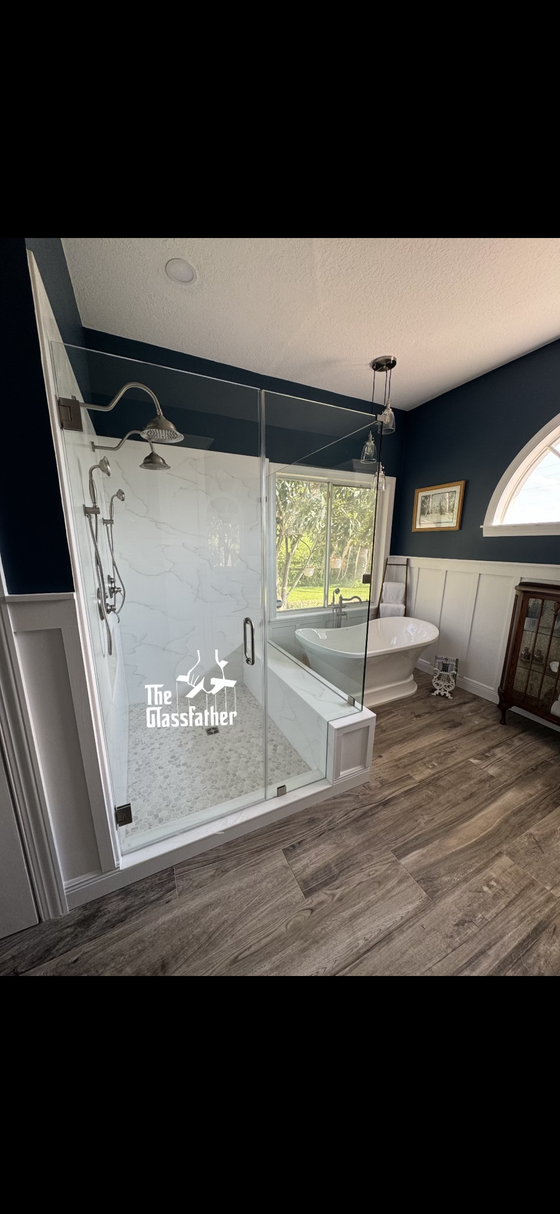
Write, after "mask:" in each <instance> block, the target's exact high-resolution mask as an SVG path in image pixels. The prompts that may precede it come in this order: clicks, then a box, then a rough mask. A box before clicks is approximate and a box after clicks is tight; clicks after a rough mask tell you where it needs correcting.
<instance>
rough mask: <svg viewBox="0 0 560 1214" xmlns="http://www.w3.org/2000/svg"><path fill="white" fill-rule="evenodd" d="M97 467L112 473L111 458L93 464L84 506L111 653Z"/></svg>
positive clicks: (99, 599) (99, 598) (106, 473)
mask: <svg viewBox="0 0 560 1214" xmlns="http://www.w3.org/2000/svg"><path fill="white" fill-rule="evenodd" d="M96 468H99V470H100V472H103V473H104V474H105V476H110V475H111V465H110V463H109V460H108V459H107V456H106V455H103V456H102V457H101V459H100V460H99V463H98V464H92V466H91V468H90V470H89V474H88V479H89V495H90V498H91V506H84V514H85V516H86V518H87V521H88V524H89V530H90V534H91V538H92V542H93V547H94V551H95V559H94V564H95V576H96V579H97V607H98V611H99V615H100V617H101V619H102V620H103V622H104V624H105V629H106V632H107V651H108V653H109V654H112V652H113V638H112V636H111V629H110V627H109V616H108V604H107V598H106V592H105V573H104V571H103V562H102V560H101V553H100V551H99V543H98V540H99V506H98V503H97V491H96V488H95V481H94V479H93V474H94V472H95V470H96Z"/></svg>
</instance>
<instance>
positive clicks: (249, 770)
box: [124, 686, 311, 839]
mask: <svg viewBox="0 0 560 1214" xmlns="http://www.w3.org/2000/svg"><path fill="white" fill-rule="evenodd" d="M174 708H175V705H173V709H174ZM237 713H238V715H237V719H236V720H234V721H233V724H232V725H231V726H229V725H227V726H226V727H224V728H223V729H220V731H219V733H217V734H207V733H206V730H205V729H204V728H200V727H199V728H193V729H190V728H186V729H184V728H178V729H148V728H147V727H146V707H145V705H144V704H132V705H131V706H130V710H129V726H128V799H129V801H130V802H131V805H132V812H133V815H134V820H133V822H132V825H131V826H127V827H126V828H125V829H124V835H125V838H126V839H128V838H130V837H131V836H134V835H138V834H143V833H144V832H145V831H149V830H152V829H154V828H157V827H161V826H162V825H165V824H166V823H169V822H174V821H175V820H176V819H179V818H184V817H185V816H187V815H188V814H194V813H200V811H201V810H204V809H211V808H212V807H213V806H214V805H220V804H221V803H222V802H224V801H230V800H234V799H235V798H236V797H241V796H244V795H246V794H248V793H252V792H254V791H255V790H256V789H258V788H259V787H262V786H263V782H264V771H263V715H262V708H261V706H260V704H259V703H258V702H257V700H256V699H255V697H254V696H253V695H252V694H251V692H250V691H249V690H248V688H247V687H244V686H238V688H237ZM268 756H269V757H268V762H269V781H270V783H271V784H283V783H284V782H285V781H286V780H288V779H290V777H292V776H298V775H304V774H305V772H308V771H310V770H311V769H310V767H309V766H308V764H307V763H306V762H305V761H304V760H303V759H302V758H301V757H300V755H298V753H297V751H296V750H294V748H293V746H291V745H290V743H289V742H288V741H287V740H286V738H285V737H284V735H283V733H281V731H280V730H279V729H278V726H277V725H275V724H274V722H273V721H271V720H270V718H269V719H268Z"/></svg>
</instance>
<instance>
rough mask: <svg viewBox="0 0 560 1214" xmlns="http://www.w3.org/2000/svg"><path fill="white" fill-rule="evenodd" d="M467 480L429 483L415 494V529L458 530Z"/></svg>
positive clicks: (413, 518) (413, 522) (413, 520)
mask: <svg viewBox="0 0 560 1214" xmlns="http://www.w3.org/2000/svg"><path fill="white" fill-rule="evenodd" d="M465 484H466V482H465V481H450V483H449V484H448V485H428V486H427V488H425V489H417V490H416V492H415V494H414V512H413V515H412V530H413V531H458V530H459V527H460V526H461V513H462V510H463V496H464V493H465Z"/></svg>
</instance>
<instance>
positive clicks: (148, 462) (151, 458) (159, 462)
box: [139, 443, 169, 472]
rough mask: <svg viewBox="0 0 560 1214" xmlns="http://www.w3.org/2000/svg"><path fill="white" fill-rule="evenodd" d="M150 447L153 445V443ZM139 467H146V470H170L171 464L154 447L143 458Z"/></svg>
mask: <svg viewBox="0 0 560 1214" xmlns="http://www.w3.org/2000/svg"><path fill="white" fill-rule="evenodd" d="M150 447H152V444H151V443H150ZM139 467H140V468H145V469H146V472H169V464H166V462H165V460H164V459H162V457H161V455H158V454H157V451H154V448H153V447H152V450H151V452H150V454H149V455H147V456H146V458H145V459H143V460H142V463H141V464H140V465H139Z"/></svg>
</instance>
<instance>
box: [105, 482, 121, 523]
mask: <svg viewBox="0 0 560 1214" xmlns="http://www.w3.org/2000/svg"><path fill="white" fill-rule="evenodd" d="M116 497H118V499H119V502H124V500H125V497H124V491H123V490H122V489H117V492H116V493H113V496H112V498H111V500H110V502H109V522H110V523H112V522H113V520H114V517H115V508H114V506H113V502H114V500H115V498H116ZM103 522H106V520H105V519H103Z"/></svg>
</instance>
